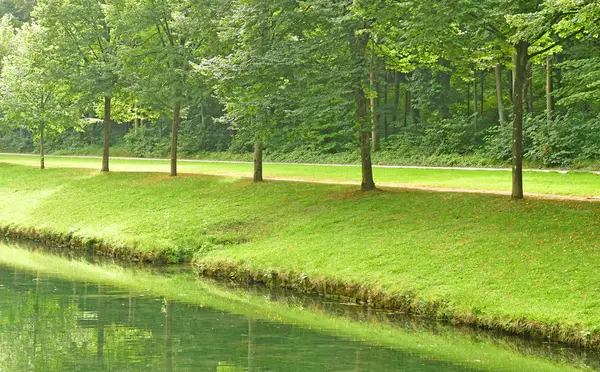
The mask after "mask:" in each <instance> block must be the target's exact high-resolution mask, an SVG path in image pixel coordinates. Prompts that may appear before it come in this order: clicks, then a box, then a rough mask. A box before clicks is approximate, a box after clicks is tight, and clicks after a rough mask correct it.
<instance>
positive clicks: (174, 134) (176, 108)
mask: <svg viewBox="0 0 600 372" xmlns="http://www.w3.org/2000/svg"><path fill="white" fill-rule="evenodd" d="M180 114H181V102H180V101H177V102H175V105H173V126H172V128H171V177H175V176H177V140H178V137H179V123H180V122H181V115H180Z"/></svg>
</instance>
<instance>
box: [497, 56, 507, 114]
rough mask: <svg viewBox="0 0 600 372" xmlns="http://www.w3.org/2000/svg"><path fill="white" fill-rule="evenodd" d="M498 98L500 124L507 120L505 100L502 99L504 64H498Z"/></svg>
mask: <svg viewBox="0 0 600 372" xmlns="http://www.w3.org/2000/svg"><path fill="white" fill-rule="evenodd" d="M496 99H497V100H498V121H499V122H500V125H502V124H504V123H505V122H506V117H505V115H504V102H503V99H502V65H501V64H499V63H498V64H497V65H496Z"/></svg>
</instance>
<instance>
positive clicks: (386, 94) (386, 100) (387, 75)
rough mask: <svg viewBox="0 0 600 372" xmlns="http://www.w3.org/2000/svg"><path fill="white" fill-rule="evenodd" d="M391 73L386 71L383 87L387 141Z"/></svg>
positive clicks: (384, 125) (384, 124)
mask: <svg viewBox="0 0 600 372" xmlns="http://www.w3.org/2000/svg"><path fill="white" fill-rule="evenodd" d="M389 78H390V73H389V71H388V70H386V71H385V84H384V86H383V136H384V137H385V138H386V139H387V137H388V134H389V133H388V115H387V111H388V82H389Z"/></svg>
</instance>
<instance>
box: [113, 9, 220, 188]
mask: <svg viewBox="0 0 600 372" xmlns="http://www.w3.org/2000/svg"><path fill="white" fill-rule="evenodd" d="M225 3H226V2H222V1H221V2H218V1H212V0H202V1H190V2H186V1H171V0H160V1H154V0H124V1H123V2H122V3H120V4H119V6H118V7H115V12H114V14H113V15H112V17H113V23H114V24H115V25H117V26H116V28H117V30H116V32H117V33H118V34H119V35H121V36H122V39H123V40H127V42H126V43H125V44H124V46H123V47H122V50H121V52H120V54H119V55H120V57H121V61H122V66H121V67H122V70H121V71H122V72H121V74H122V75H123V76H124V77H125V80H126V81H127V82H128V83H129V84H130V86H129V88H128V90H129V91H130V93H131V94H132V95H133V96H135V97H137V98H138V102H140V103H141V104H142V105H144V106H146V107H150V108H152V110H153V111H155V112H158V113H164V112H166V111H167V110H170V111H171V115H172V121H171V123H172V127H171V176H176V175H177V148H178V134H179V126H180V123H181V118H182V116H183V114H182V111H184V110H185V106H186V103H187V102H190V101H191V100H192V97H193V95H194V94H195V91H196V89H197V87H196V86H194V84H192V80H191V79H192V77H191V75H192V73H191V65H192V64H193V63H194V61H195V60H196V58H201V57H202V56H203V55H204V53H208V51H210V50H211V47H212V41H213V40H214V39H215V38H216V20H217V19H218V17H217V14H218V12H219V11H220V9H221V7H222V6H224V5H225ZM132 17H135V19H134V18H132ZM201 94H203V93H201Z"/></svg>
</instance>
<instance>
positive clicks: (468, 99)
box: [467, 82, 471, 116]
mask: <svg viewBox="0 0 600 372" xmlns="http://www.w3.org/2000/svg"><path fill="white" fill-rule="evenodd" d="M467 115H468V116H471V83H470V82H469V83H467Z"/></svg>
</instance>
